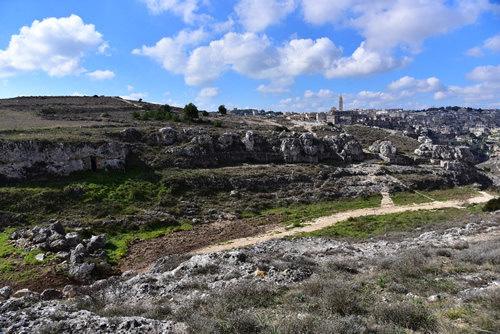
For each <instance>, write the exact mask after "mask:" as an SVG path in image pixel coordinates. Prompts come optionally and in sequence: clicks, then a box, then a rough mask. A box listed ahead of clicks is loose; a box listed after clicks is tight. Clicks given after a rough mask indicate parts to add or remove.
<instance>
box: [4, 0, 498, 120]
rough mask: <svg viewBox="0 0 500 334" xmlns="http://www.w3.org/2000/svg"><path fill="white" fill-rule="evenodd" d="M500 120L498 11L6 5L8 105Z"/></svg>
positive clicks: (294, 3)
mask: <svg viewBox="0 0 500 334" xmlns="http://www.w3.org/2000/svg"><path fill="white" fill-rule="evenodd" d="M340 93H342V95H343V96H344V105H345V108H405V109H421V108H426V107H431V106H447V105H459V106H471V107H482V108H500V2H499V1H497V0H489V1H488V0H394V1H391V0H370V1H367V0H336V1H332V0H237V1H229V0H219V1H215V0H85V1H79V0H46V1H40V0H2V1H0V98H7V97H13V96H20V95H25V96H34V95H94V94H98V95H112V96H123V97H128V98H132V99H139V98H142V99H143V100H146V101H151V102H158V103H168V104H171V105H175V106H184V105H185V104H187V103H189V102H194V103H195V104H196V105H197V106H198V107H199V108H200V109H206V110H209V111H211V110H216V109H217V107H218V106H219V105H220V104H225V105H226V107H228V108H233V107H238V108H258V109H265V110H269V109H272V110H281V111H296V112H311V111H328V110H329V109H330V108H331V107H332V106H337V104H338V97H339V94H340Z"/></svg>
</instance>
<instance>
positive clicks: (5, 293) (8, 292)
mask: <svg viewBox="0 0 500 334" xmlns="http://www.w3.org/2000/svg"><path fill="white" fill-rule="evenodd" d="M13 293H14V290H13V289H12V287H10V286H8V285H7V286H4V287H3V288H1V289H0V300H6V299H9V297H10V296H12V294H13Z"/></svg>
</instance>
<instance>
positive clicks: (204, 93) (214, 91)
mask: <svg viewBox="0 0 500 334" xmlns="http://www.w3.org/2000/svg"><path fill="white" fill-rule="evenodd" d="M217 95H219V88H217V87H206V88H203V89H202V90H201V91H200V93H199V94H198V97H210V98H211V97H216V96H217Z"/></svg>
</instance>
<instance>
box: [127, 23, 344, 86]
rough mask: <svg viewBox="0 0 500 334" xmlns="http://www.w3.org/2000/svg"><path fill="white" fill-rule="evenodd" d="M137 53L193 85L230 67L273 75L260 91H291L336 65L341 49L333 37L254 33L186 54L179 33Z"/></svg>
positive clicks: (267, 76) (261, 75)
mask: <svg viewBox="0 0 500 334" xmlns="http://www.w3.org/2000/svg"><path fill="white" fill-rule="evenodd" d="M133 53H134V54H138V55H145V56H149V57H152V58H153V59H155V60H156V61H158V62H160V63H161V64H163V67H164V68H165V69H167V70H169V71H171V72H174V73H178V74H184V77H185V82H186V83H187V84H188V85H193V86H203V85H206V84H208V83H210V82H212V81H214V80H216V79H218V78H219V77H220V75H221V74H222V73H223V72H225V71H228V70H233V71H235V72H236V73H239V74H242V75H245V76H247V77H250V78H253V79H269V80H270V81H271V84H270V85H269V86H266V85H261V86H260V87H259V88H258V90H259V91H267V92H271V91H272V92H279V91H286V86H289V85H291V84H292V83H293V82H294V79H293V78H294V77H295V76H298V75H304V74H311V75H313V74H324V73H326V72H328V71H329V70H331V69H332V68H334V67H335V66H336V64H335V62H336V60H337V59H338V58H339V57H340V55H341V53H342V49H341V48H338V47H336V46H335V44H334V43H333V42H332V41H331V40H330V39H328V38H320V39H317V40H312V39H295V40H292V41H289V42H285V43H284V44H282V45H281V46H277V47H276V46H273V45H272V43H271V41H270V40H269V39H268V38H267V36H266V35H262V36H259V35H257V34H255V33H244V34H239V33H234V32H230V33H227V34H225V35H224V36H223V37H222V38H221V39H219V40H215V41H212V42H210V44H209V45H207V46H200V47H197V48H195V49H194V50H192V51H191V52H190V54H187V51H186V50H185V48H184V50H183V43H182V42H180V41H178V39H177V38H173V39H172V38H163V39H162V40H160V41H159V42H158V43H157V44H156V45H155V46H152V47H146V46H143V47H142V49H141V50H134V52H133Z"/></svg>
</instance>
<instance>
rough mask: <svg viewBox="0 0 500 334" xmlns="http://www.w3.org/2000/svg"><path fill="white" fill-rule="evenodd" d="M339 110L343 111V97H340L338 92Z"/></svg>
mask: <svg viewBox="0 0 500 334" xmlns="http://www.w3.org/2000/svg"><path fill="white" fill-rule="evenodd" d="M339 111H344V98H343V97H342V93H340V97H339Z"/></svg>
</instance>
